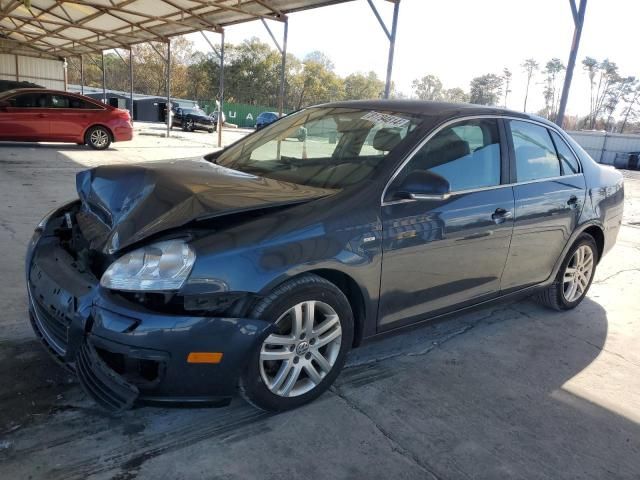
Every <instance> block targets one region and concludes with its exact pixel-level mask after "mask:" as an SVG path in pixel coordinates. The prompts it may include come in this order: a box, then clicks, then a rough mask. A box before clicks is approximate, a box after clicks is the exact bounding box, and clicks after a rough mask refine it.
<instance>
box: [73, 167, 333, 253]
mask: <svg viewBox="0 0 640 480" xmlns="http://www.w3.org/2000/svg"><path fill="white" fill-rule="evenodd" d="M76 187H77V190H78V195H79V196H80V200H81V202H82V208H81V211H80V212H79V213H78V214H77V216H76V218H77V221H78V224H79V226H80V228H81V230H82V232H83V234H84V235H85V237H87V239H88V240H89V242H90V244H91V248H93V249H97V250H102V251H103V252H105V253H114V252H117V251H118V250H121V249H122V248H125V247H127V246H129V245H131V244H133V243H135V242H138V241H140V240H142V239H144V238H147V237H149V236H151V235H154V234H156V233H159V232H162V231H164V230H168V229H171V228H176V227H180V226H183V225H185V224H187V223H189V222H192V221H194V220H203V219H207V218H213V217H219V216H222V215H231V214H234V213H239V212H246V211H249V210H255V209H263V208H270V207H278V206H284V205H289V204H296V203H301V202H304V201H308V200H313V199H315V198H320V197H323V196H326V195H329V194H332V193H335V191H334V190H326V189H321V188H314V187H307V186H304V185H297V184H293V183H288V182H282V181H278V180H272V179H268V178H264V177H256V176H254V175H249V174H246V173H242V172H238V171H236V170H231V169H228V168H225V167H221V166H219V165H215V164H212V163H209V162H207V161H205V160H201V159H197V160H177V161H172V162H157V163H155V162H149V163H144V164H134V165H109V166H101V167H96V168H92V169H90V170H85V171H83V172H80V173H78V175H77V176H76Z"/></svg>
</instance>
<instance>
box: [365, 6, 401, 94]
mask: <svg viewBox="0 0 640 480" xmlns="http://www.w3.org/2000/svg"><path fill="white" fill-rule="evenodd" d="M389 1H390V2H393V20H392V21H391V32H389V29H388V28H387V26H386V25H385V23H384V20H382V17H381V16H380V12H378V9H377V8H376V6H375V4H374V3H373V0H367V2H369V6H370V7H371V10H372V11H373V14H374V15H375V16H376V19H377V20H378V23H379V24H380V26H381V27H382V30H383V31H384V34H385V35H386V36H387V39H388V40H389V57H388V59H387V78H386V80H385V83H384V98H389V95H390V93H391V74H392V72H393V55H394V53H395V49H396V32H397V30H398V13H399V11H400V0H389Z"/></svg>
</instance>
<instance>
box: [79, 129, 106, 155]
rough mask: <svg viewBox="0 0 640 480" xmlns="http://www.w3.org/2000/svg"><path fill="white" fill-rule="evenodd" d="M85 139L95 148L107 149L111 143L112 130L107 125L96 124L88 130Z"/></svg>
mask: <svg viewBox="0 0 640 480" xmlns="http://www.w3.org/2000/svg"><path fill="white" fill-rule="evenodd" d="M84 141H85V143H86V144H87V145H89V146H90V147H91V148H93V149H94V150H105V149H107V148H109V145H111V132H109V130H107V129H106V128H105V127H102V126H100V125H96V126H95V127H91V128H90V129H89V130H87V133H86V135H85V137H84Z"/></svg>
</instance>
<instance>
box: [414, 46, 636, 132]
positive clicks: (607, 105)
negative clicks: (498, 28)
mask: <svg viewBox="0 0 640 480" xmlns="http://www.w3.org/2000/svg"><path fill="white" fill-rule="evenodd" d="M520 67H521V69H522V71H523V73H524V79H525V84H524V92H525V93H524V102H523V105H522V110H523V111H525V112H526V111H527V103H528V101H529V92H530V90H531V87H532V85H533V84H534V83H537V80H538V77H539V75H540V74H541V75H542V78H541V83H542V86H543V88H542V97H543V100H544V107H543V108H542V109H540V110H538V111H537V112H535V113H536V114H538V115H540V116H542V117H545V118H547V119H549V120H551V121H554V120H555V119H556V116H557V115H558V108H559V104H560V96H561V94H562V86H563V83H564V73H565V71H566V67H565V65H564V64H563V63H562V61H561V60H560V59H559V58H552V59H551V60H549V61H547V62H546V63H545V64H544V67H543V68H542V70H541V65H540V63H538V61H536V60H535V59H534V58H528V59H526V60H525V61H524V62H523V63H522V64H521V65H520ZM582 67H583V70H584V73H585V75H587V77H588V79H589V85H590V90H589V98H588V103H587V102H585V105H589V113H588V114H587V115H585V116H582V117H579V116H573V117H572V116H567V117H565V125H564V126H565V128H570V129H586V130H606V131H609V132H618V133H624V132H626V131H638V130H640V81H639V80H638V79H637V78H636V77H634V76H624V75H621V74H620V71H619V68H618V66H617V65H616V63H615V62H612V61H610V60H609V59H604V60H602V61H598V60H597V59H595V58H592V57H585V58H584V60H583V61H582ZM512 77H513V74H512V72H511V70H510V69H509V68H504V70H503V72H502V73H501V74H495V73H487V74H484V75H481V76H478V77H475V78H473V79H472V80H471V82H470V84H469V90H468V91H464V90H463V89H462V88H458V87H456V88H445V87H444V86H443V84H442V82H441V81H440V79H439V78H438V77H437V76H435V75H431V74H429V75H425V76H424V77H422V78H418V79H416V80H414V81H413V84H412V87H413V94H414V96H416V97H417V98H419V99H422V100H435V101H448V102H468V103H475V104H478V105H492V106H506V105H507V101H508V97H509V94H510V93H511V86H512Z"/></svg>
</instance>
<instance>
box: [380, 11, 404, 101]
mask: <svg viewBox="0 0 640 480" xmlns="http://www.w3.org/2000/svg"><path fill="white" fill-rule="evenodd" d="M399 10H400V0H397V1H396V2H395V3H394V5H393V23H392V24H391V36H390V38H389V59H388V60H387V79H386V81H385V84H384V98H389V94H390V93H391V73H392V72H393V55H394V53H395V49H396V31H397V29H398V12H399Z"/></svg>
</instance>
